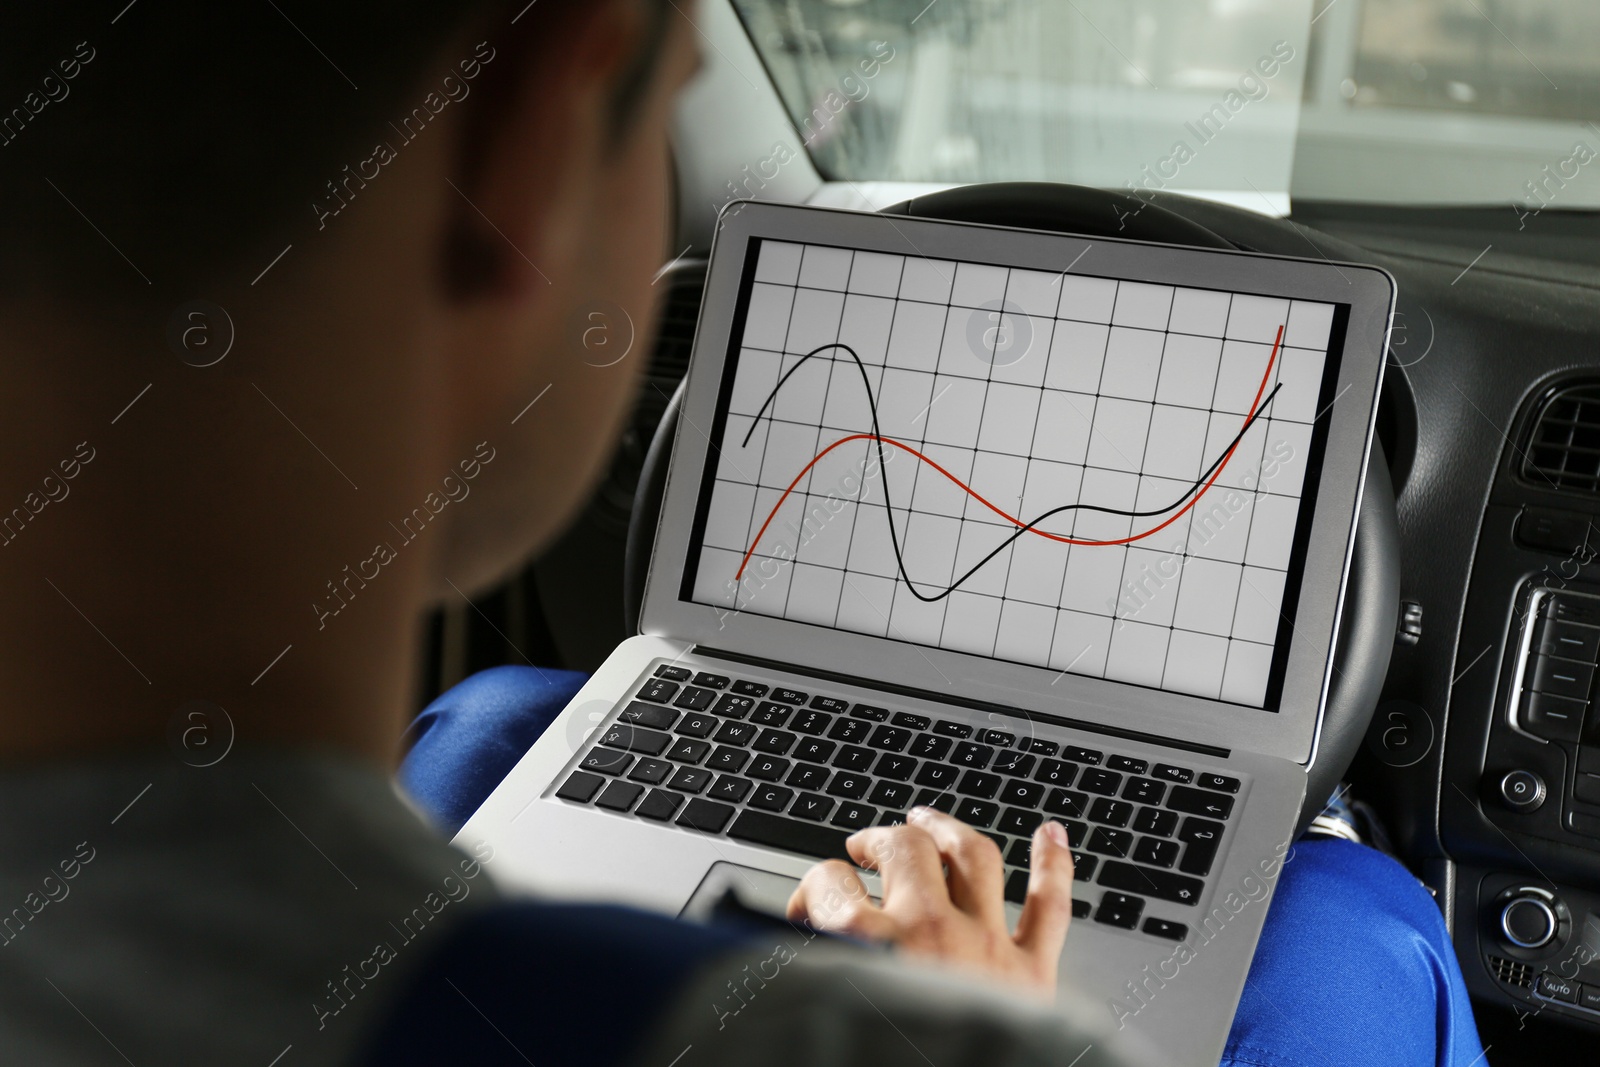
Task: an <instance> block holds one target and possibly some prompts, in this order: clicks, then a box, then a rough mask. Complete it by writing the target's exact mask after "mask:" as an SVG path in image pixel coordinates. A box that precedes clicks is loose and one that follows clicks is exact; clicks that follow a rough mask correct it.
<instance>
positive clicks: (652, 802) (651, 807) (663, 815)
mask: <svg viewBox="0 0 1600 1067" xmlns="http://www.w3.org/2000/svg"><path fill="white" fill-rule="evenodd" d="M682 806H683V797H681V796H679V795H678V794H677V793H669V792H667V791H666V790H665V789H652V790H650V795H649V796H647V797H645V798H644V800H643V801H641V802H640V804H639V808H638V810H637V811H635V812H634V814H635V815H642V816H644V817H645V818H646V819H658V820H660V821H661V822H666V821H667V820H668V819H670V818H672V817H673V816H674V815H676V814H677V812H678V809H679V808H680V807H682Z"/></svg>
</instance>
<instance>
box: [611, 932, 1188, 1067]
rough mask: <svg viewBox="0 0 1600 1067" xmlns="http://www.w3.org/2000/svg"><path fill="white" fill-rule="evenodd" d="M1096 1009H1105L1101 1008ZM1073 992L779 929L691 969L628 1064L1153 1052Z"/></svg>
mask: <svg viewBox="0 0 1600 1067" xmlns="http://www.w3.org/2000/svg"><path fill="white" fill-rule="evenodd" d="M1100 1015H1102V1016H1103V1015H1104V1012H1103V1011H1102V1012H1101V1013H1100ZM1136 1041H1137V1038H1136V1037H1135V1036H1134V1035H1132V1034H1130V1033H1127V1032H1123V1033H1120V1034H1116V1035H1114V1036H1113V1034H1112V1033H1111V1031H1110V1030H1109V1028H1108V1027H1107V1026H1106V1025H1105V1023H1103V1022H1101V1021H1100V1020H1099V1019H1098V1018H1096V1017H1095V1016H1094V1015H1093V1014H1092V1008H1090V1007H1089V1006H1088V1005H1087V1004H1085V1003H1083V1002H1081V1001H1079V1000H1078V999H1077V998H1075V997H1073V996H1072V995H1070V994H1067V995H1063V996H1062V997H1061V998H1059V999H1058V1001H1057V1003H1055V1004H1052V1005H1043V1004H1039V1003H1037V1002H1034V1001H1032V1000H1030V999H1029V998H1028V997H1027V996H1026V995H1025V994H1021V993H1018V992H1016V991H1011V990H1008V989H1006V987H1004V986H1000V985H995V984H979V983H978V982H975V981H973V980H971V979H968V978H964V977H961V976H958V975H956V974H953V973H950V972H944V971H939V970H935V969H932V968H928V967H921V966H914V965H911V964H907V963H902V962H899V961H897V960H896V959H895V958H894V957H893V956H891V955H888V954H887V953H881V952H872V951H866V950H862V949H857V948H854V947H852V946H849V945H846V944H841V943H839V942H834V941H831V940H829V939H824V938H814V939H812V940H806V939H805V938H804V937H803V936H798V935H797V936H795V937H792V938H786V937H784V936H782V935H777V936H775V937H774V946H773V947H772V948H771V949H762V950H757V951H753V952H745V953H739V954H734V955H730V956H723V957H720V958H718V959H717V960H715V961H713V962H712V963H711V964H710V965H709V966H707V967H705V968H703V969H702V970H700V971H699V972H697V973H696V974H695V976H694V977H693V979H692V980H691V982H690V984H689V985H688V987H687V988H686V989H685V990H683V991H682V993H681V994H680V995H679V996H678V997H677V998H676V1000H675V1001H674V1003H673V1005H672V1007H670V1008H669V1009H668V1010H667V1011H666V1012H665V1013H664V1015H663V1018H662V1019H661V1020H660V1021H659V1022H658V1023H657V1025H656V1027H655V1029H654V1031H653V1032H652V1033H651V1034H650V1036H649V1037H648V1038H647V1039H646V1041H645V1042H644V1044H643V1046H642V1047H641V1049H640V1050H639V1052H638V1053H637V1055H636V1057H635V1059H634V1060H633V1061H632V1065H633V1067H726V1065H732V1064H761V1065H763V1067H768V1065H770V1067H856V1065H859V1067H899V1065H902V1064H904V1065H907V1067H930V1065H932V1067H1045V1065H1049V1067H1135V1065H1138V1064H1152V1063H1155V1062H1157V1061H1156V1060H1155V1058H1154V1057H1153V1056H1152V1055H1150V1054H1149V1053H1148V1052H1147V1050H1145V1049H1144V1048H1143V1047H1142V1046H1138V1045H1137V1044H1135V1042H1136Z"/></svg>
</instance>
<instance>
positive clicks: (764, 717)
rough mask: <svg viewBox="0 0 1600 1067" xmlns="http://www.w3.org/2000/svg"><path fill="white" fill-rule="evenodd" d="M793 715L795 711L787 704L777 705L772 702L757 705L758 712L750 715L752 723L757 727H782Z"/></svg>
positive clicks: (764, 701)
mask: <svg viewBox="0 0 1600 1067" xmlns="http://www.w3.org/2000/svg"><path fill="white" fill-rule="evenodd" d="M793 714H794V709H793V708H791V707H790V706H789V705H787V704H775V703H773V702H772V701H770V700H763V701H762V702H761V703H759V704H757V705H756V710H754V711H752V712H751V713H750V721H751V722H753V723H755V724H756V725H757V726H782V725H783V724H784V723H786V722H788V721H789V716H790V715H793Z"/></svg>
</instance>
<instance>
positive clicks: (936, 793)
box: [917, 789, 956, 815]
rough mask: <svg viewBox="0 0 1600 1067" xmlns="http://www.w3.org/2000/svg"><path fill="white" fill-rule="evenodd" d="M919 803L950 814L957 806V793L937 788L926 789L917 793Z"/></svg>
mask: <svg viewBox="0 0 1600 1067" xmlns="http://www.w3.org/2000/svg"><path fill="white" fill-rule="evenodd" d="M917 804H918V805H920V806H921V807H924V808H933V809H934V810H935V811H942V812H944V813H945V814H946V815H949V814H950V813H951V812H952V811H954V810H955V808H956V795H955V794H954V793H946V792H942V791H940V790H937V789H924V790H922V791H921V792H919V793H918V794H917Z"/></svg>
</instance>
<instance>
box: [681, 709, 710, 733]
mask: <svg viewBox="0 0 1600 1067" xmlns="http://www.w3.org/2000/svg"><path fill="white" fill-rule="evenodd" d="M718 722H719V720H718V719H716V718H715V717H713V716H710V715H701V714H700V713H699V712H694V711H691V712H690V713H689V714H687V715H685V716H684V717H683V721H682V722H680V723H678V729H677V731H676V732H677V733H680V734H682V735H683V736H685V737H710V736H711V732H712V731H713V730H715V729H716V728H717V725H718Z"/></svg>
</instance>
